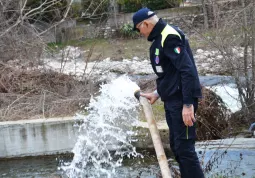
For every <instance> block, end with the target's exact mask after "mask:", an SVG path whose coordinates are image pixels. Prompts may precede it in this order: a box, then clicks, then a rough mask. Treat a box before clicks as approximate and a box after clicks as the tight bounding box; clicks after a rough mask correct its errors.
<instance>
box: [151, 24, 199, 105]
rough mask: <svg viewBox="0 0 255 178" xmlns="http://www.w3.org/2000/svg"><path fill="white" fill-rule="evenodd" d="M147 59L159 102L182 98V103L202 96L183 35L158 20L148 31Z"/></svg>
mask: <svg viewBox="0 0 255 178" xmlns="http://www.w3.org/2000/svg"><path fill="white" fill-rule="evenodd" d="M148 40H149V41H153V43H152V45H151V48H150V59H151V64H152V68H153V70H154V72H155V73H156V75H157V76H158V79H157V90H158V93H159V95H160V97H161V100H162V101H166V100H171V98H172V97H176V96H182V99H183V103H184V104H192V103H193V98H200V97H202V93H201V87H200V82H199V78H198V73H197V69H196V65H195V62H194V58H193V54H192V52H191V49H190V46H189V42H188V40H187V39H186V37H185V35H184V34H183V32H182V31H181V30H180V29H179V28H177V27H175V26H170V25H167V24H166V23H165V22H164V21H163V20H162V19H160V20H159V22H158V23H157V24H156V25H155V27H154V28H153V30H152V31H151V33H150V35H149V37H148Z"/></svg>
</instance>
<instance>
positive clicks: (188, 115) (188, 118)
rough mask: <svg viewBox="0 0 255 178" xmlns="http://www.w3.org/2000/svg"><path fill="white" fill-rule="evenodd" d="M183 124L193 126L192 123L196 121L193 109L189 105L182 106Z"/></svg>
mask: <svg viewBox="0 0 255 178" xmlns="http://www.w3.org/2000/svg"><path fill="white" fill-rule="evenodd" d="M182 118H183V122H184V124H185V125H186V126H193V122H195V121H196V119H195V117H194V107H193V105H192V104H191V105H190V106H188V105H186V104H184V105H183V110H182Z"/></svg>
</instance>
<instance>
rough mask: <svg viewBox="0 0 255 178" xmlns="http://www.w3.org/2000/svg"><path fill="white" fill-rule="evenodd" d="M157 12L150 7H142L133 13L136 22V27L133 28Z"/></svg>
mask: <svg viewBox="0 0 255 178" xmlns="http://www.w3.org/2000/svg"><path fill="white" fill-rule="evenodd" d="M154 15H155V13H154V12H153V11H151V10H150V9H148V8H147V7H145V8H142V9H140V10H139V11H137V12H136V13H135V14H134V15H133V23H134V28H133V30H137V29H136V25H137V24H139V23H140V22H142V21H144V20H146V19H148V18H150V17H152V16H154Z"/></svg>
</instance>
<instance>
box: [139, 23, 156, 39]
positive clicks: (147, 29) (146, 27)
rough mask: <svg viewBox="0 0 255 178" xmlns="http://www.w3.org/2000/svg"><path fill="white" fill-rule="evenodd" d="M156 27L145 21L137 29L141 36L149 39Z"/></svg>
mask: <svg viewBox="0 0 255 178" xmlns="http://www.w3.org/2000/svg"><path fill="white" fill-rule="evenodd" d="M153 27H154V25H152V24H151V23H149V22H148V21H146V20H144V21H142V22H140V23H139V24H137V25H136V28H137V29H138V31H139V32H140V34H141V35H143V36H144V37H146V38H147V37H148V36H149V35H150V33H151V31H152V29H153Z"/></svg>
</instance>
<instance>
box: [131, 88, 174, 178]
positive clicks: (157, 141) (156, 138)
mask: <svg viewBox="0 0 255 178" xmlns="http://www.w3.org/2000/svg"><path fill="white" fill-rule="evenodd" d="M135 96H136V98H137V99H138V100H139V101H140V103H141V105H142V106H143V111H144V114H145V118H146V119H147V122H148V125H149V130H150V133H151V138H152V142H153V145H154V148H155V151H156V154H157V158H158V162H159V166H160V170H161V173H162V177H163V178H172V175H171V171H170V169H169V166H168V162H167V158H166V154H165V151H164V148H163V145H162V142H161V138H160V135H159V131H158V128H157V125H156V121H155V118H154V115H153V112H152V108H151V104H150V103H149V102H148V100H147V99H146V98H145V97H142V96H140V94H139V93H138V92H136V93H135Z"/></svg>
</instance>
